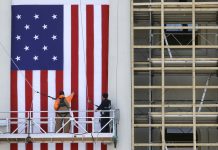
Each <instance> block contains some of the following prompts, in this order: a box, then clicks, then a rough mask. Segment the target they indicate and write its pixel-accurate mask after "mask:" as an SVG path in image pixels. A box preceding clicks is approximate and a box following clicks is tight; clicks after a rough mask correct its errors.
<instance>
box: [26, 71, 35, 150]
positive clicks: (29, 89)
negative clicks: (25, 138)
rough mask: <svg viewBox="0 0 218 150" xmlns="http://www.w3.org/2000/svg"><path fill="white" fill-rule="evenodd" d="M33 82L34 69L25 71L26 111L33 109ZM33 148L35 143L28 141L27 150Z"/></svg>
mask: <svg viewBox="0 0 218 150" xmlns="http://www.w3.org/2000/svg"><path fill="white" fill-rule="evenodd" d="M32 83H33V73H32V71H25V104H26V105H25V110H26V111H32V100H33V93H32V92H33V90H32V85H33V84H32ZM26 116H27V114H26ZM32 149H33V144H32V143H27V144H26V150H32Z"/></svg>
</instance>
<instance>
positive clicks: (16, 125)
mask: <svg viewBox="0 0 218 150" xmlns="http://www.w3.org/2000/svg"><path fill="white" fill-rule="evenodd" d="M88 112H92V113H94V112H93V111H72V112H71V113H72V114H75V113H88ZM101 112H110V114H111V115H110V117H101V116H93V117H81V116H80V117H73V116H71V117H55V113H58V112H54V115H53V117H52V116H49V117H48V116H46V114H48V112H47V111H40V112H35V111H25V112H17V111H10V112H0V142H7V143H8V142H11V143H13V142H16V143H17V142H18V143H30V142H34V143H37V142H39V143H43V142H46V143H50V142H74V143H78V142H103V143H106V144H107V143H114V145H115V146H116V142H117V124H118V122H119V110H118V109H115V110H102V111H101ZM61 113H63V111H62V112H61ZM68 113H69V112H68ZM10 116H11V117H10ZM57 119H63V120H65V122H63V124H62V127H61V128H60V129H58V130H57V131H55V120H57ZM100 119H106V120H107V123H106V124H105V125H104V126H102V127H101V126H100V122H99V121H100ZM66 120H67V121H66ZM69 123H70V127H71V130H70V132H69V133H66V132H64V128H65V126H66V125H67V124H69ZM106 126H109V129H110V131H109V132H107V133H105V132H102V130H103V129H104V128H106ZM90 127H91V129H90Z"/></svg>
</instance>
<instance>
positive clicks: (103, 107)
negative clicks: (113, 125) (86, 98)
mask: <svg viewBox="0 0 218 150" xmlns="http://www.w3.org/2000/svg"><path fill="white" fill-rule="evenodd" d="M110 109H111V101H110V100H109V99H104V100H102V101H101V104H100V105H99V106H98V108H97V110H110ZM101 116H110V112H101Z"/></svg>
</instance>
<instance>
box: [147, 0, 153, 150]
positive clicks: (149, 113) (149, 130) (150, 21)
mask: <svg viewBox="0 0 218 150" xmlns="http://www.w3.org/2000/svg"><path fill="white" fill-rule="evenodd" d="M151 2H152V0H150V3H151ZM149 26H150V27H151V26H152V12H151V11H150V12H149ZM149 45H150V46H151V45H152V30H151V29H149ZM151 55H152V54H151V48H149V67H151ZM148 76H149V81H148V82H149V86H151V85H152V72H151V70H149V74H148ZM151 102H152V91H151V88H150V89H149V105H151ZM148 123H149V125H151V107H149V110H148ZM151 130H152V128H151V126H149V127H148V140H149V141H148V142H149V143H151V142H152V136H151V135H152V131H151ZM148 149H149V150H151V146H149V147H148Z"/></svg>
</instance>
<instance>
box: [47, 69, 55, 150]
mask: <svg viewBox="0 0 218 150" xmlns="http://www.w3.org/2000/svg"><path fill="white" fill-rule="evenodd" d="M55 83H56V74H55V71H48V95H50V96H53V97H55V96H56V84H55ZM48 117H49V118H50V119H51V120H50V121H53V122H52V123H49V124H48V131H49V132H54V127H55V120H54V117H55V113H54V100H52V99H50V98H48ZM51 126H52V128H51ZM48 150H55V143H48Z"/></svg>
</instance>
